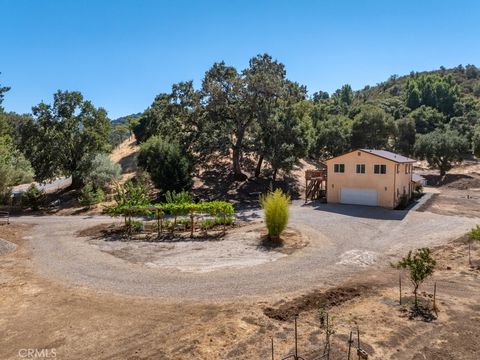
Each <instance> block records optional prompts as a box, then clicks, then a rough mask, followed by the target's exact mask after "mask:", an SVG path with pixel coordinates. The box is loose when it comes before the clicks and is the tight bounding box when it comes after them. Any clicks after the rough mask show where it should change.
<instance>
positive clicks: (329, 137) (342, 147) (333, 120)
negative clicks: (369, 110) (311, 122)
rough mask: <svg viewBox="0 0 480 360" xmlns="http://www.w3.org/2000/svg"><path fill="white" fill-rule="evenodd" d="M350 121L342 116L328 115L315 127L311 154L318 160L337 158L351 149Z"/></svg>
mask: <svg viewBox="0 0 480 360" xmlns="http://www.w3.org/2000/svg"><path fill="white" fill-rule="evenodd" d="M351 137H352V120H350V119H349V118H348V117H346V116H343V115H329V116H328V117H327V119H326V120H323V121H317V122H316V125H315V143H314V145H313V147H312V154H313V155H314V156H318V157H320V158H323V159H325V158H329V157H331V156H337V155H340V154H342V153H344V152H347V151H348V150H350V149H351Z"/></svg>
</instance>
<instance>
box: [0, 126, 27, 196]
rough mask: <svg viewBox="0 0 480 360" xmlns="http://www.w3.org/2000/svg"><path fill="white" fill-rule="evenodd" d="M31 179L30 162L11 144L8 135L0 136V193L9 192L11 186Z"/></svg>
mask: <svg viewBox="0 0 480 360" xmlns="http://www.w3.org/2000/svg"><path fill="white" fill-rule="evenodd" d="M32 179H33V170H32V167H31V166H30V163H29V162H28V161H27V160H26V159H25V157H24V156H23V154H22V153H20V151H18V150H17V149H16V148H15V147H14V146H13V144H12V139H11V138H10V136H8V135H4V136H0V194H6V193H9V190H10V188H11V187H12V186H15V185H18V184H23V183H28V182H30V181H32Z"/></svg>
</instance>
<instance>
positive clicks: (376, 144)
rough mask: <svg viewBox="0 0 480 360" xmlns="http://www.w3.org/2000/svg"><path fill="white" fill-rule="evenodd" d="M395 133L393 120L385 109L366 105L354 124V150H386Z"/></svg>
mask: <svg viewBox="0 0 480 360" xmlns="http://www.w3.org/2000/svg"><path fill="white" fill-rule="evenodd" d="M394 133H395V125H394V123H393V119H392V117H391V116H389V115H388V114H387V113H386V112H385V111H384V110H383V109H381V108H379V107H376V106H372V105H365V106H363V107H362V108H361V111H360V112H359V113H358V115H356V116H355V118H354V119H353V123H352V148H367V149H385V148H387V147H388V140H389V138H390V137H391V136H393V135H394Z"/></svg>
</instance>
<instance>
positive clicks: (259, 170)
mask: <svg viewBox="0 0 480 360" xmlns="http://www.w3.org/2000/svg"><path fill="white" fill-rule="evenodd" d="M262 164H263V155H260V157H259V158H258V162H257V167H256V168H255V177H256V178H258V177H260V172H261V170H262Z"/></svg>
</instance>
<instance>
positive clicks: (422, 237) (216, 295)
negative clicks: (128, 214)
mask: <svg viewBox="0 0 480 360" xmlns="http://www.w3.org/2000/svg"><path fill="white" fill-rule="evenodd" d="M290 211H291V219H290V224H291V226H292V227H293V228H295V229H300V230H301V232H302V234H303V235H304V236H305V237H306V238H307V239H308V244H307V246H305V247H303V248H300V249H298V250H297V251H295V252H293V253H292V254H290V255H285V254H279V253H278V252H271V251H272V250H269V251H270V252H271V253H264V254H261V256H263V258H262V261H256V260H258V259H256V258H255V259H254V258H253V257H255V256H257V255H255V253H254V252H252V253H251V256H252V259H249V258H248V256H247V257H246V258H245V259H243V260H244V261H242V262H241V263H240V265H241V266H239V263H238V262H235V261H233V262H232V263H229V262H228V261H225V259H223V260H222V261H221V262H219V263H221V266H215V264H216V259H215V258H211V261H209V260H208V258H202V262H203V263H204V264H205V267H204V268H202V266H201V264H202V262H195V261H193V260H194V258H195V256H193V259H192V255H191V248H190V249H189V251H190V253H189V254H190V255H188V256H189V257H190V258H185V259H184V258H183V256H182V254H181V251H180V252H179V251H177V252H176V253H175V257H176V258H175V257H173V258H172V259H169V260H168V261H164V262H162V261H161V260H160V262H158V261H157V262H156V263H155V264H153V265H152V264H149V262H148V261H143V262H139V261H131V260H129V259H128V258H126V257H125V256H123V257H122V256H115V254H113V255H112V252H111V251H110V252H109V251H105V249H102V247H101V246H100V245H99V243H98V242H95V240H92V239H89V238H85V237H79V236H78V232H79V231H81V230H84V229H87V228H89V227H92V226H95V225H98V224H105V223H112V222H117V221H118V220H116V219H111V218H109V217H106V216H65V217H62V216H22V217H18V218H15V219H14V220H13V221H14V222H18V223H30V224H35V226H34V227H33V229H32V232H31V234H30V236H29V237H28V238H27V239H28V244H29V247H30V249H31V256H32V266H33V267H34V269H35V271H37V272H39V273H40V274H41V275H42V276H45V277H47V278H50V279H53V280H56V281H61V282H66V283H67V284H71V285H80V286H87V287H90V288H95V289H98V290H106V291H113V292H116V293H119V294H125V295H134V296H148V297H160V298H163V299H165V300H178V299H182V300H193V301H201V300H206V301H215V300H227V299H239V298H244V297H257V296H258V297H264V296H266V295H268V296H271V297H274V296H282V295H285V294H287V293H293V292H297V291H302V290H312V289H313V288H320V287H326V286H332V285H338V284H339V282H341V281H342V280H345V279H347V278H348V277H349V276H350V275H352V274H353V273H357V272H359V271H362V270H365V269H369V268H372V267H378V266H385V264H388V263H389V262H390V261H393V260H395V259H397V258H399V257H401V256H403V255H405V253H406V252H407V251H408V250H411V249H415V248H419V247H422V246H435V245H440V244H443V243H445V242H447V241H449V240H451V239H453V238H456V237H459V236H461V235H463V234H465V232H467V231H468V230H469V229H471V228H472V227H473V226H475V225H476V224H477V221H476V219H471V218H465V217H456V216H444V215H437V214H433V213H430V212H417V211H410V212H407V211H396V210H385V209H381V208H375V207H363V206H353V205H336V204H335V205H334V204H313V205H307V206H303V205H301V203H299V202H295V203H294V204H293V205H292V206H291V210H290ZM237 216H238V217H239V218H241V219H243V220H248V221H252V223H254V222H258V221H261V212H260V211H259V210H254V211H242V212H240V213H239V214H237ZM241 230H242V228H240V229H238V230H236V231H241ZM236 236H237V238H236V240H235V241H237V242H238V244H237V246H242V244H243V243H242V242H244V241H247V242H248V241H251V239H250V240H249V239H248V237H246V238H245V237H242V236H240V237H238V235H236ZM227 240H228V241H231V240H232V239H231V238H230V239H227ZM220 242H221V241H220ZM122 246H128V242H123V245H122ZM145 246H148V247H149V249H148V251H149V252H151V251H152V248H151V247H152V246H153V247H155V246H158V247H159V251H161V250H160V247H162V246H164V244H162V243H148V245H145ZM192 246H197V245H196V244H193V245H192ZM198 246H201V245H198ZM208 246H215V242H213V243H212V244H209V245H208ZM231 246H233V244H231ZM218 248H219V250H218V252H217V253H216V255H215V256H216V257H220V258H221V257H222V256H226V257H228V253H229V248H230V246H228V243H225V244H222V245H220V244H219V245H218ZM250 250H251V249H250ZM250 250H249V251H250ZM135 251H137V252H138V251H141V249H140V250H138V249H136V250H135ZM198 251H201V249H200V250H198ZM258 251H267V250H258ZM222 253H223V255H222ZM160 259H162V258H161V257H160ZM164 259H166V258H164ZM205 259H207V260H208V261H205ZM227 260H228V259H227ZM182 261H183V262H182ZM192 261H193V263H194V264H195V266H190V267H185V266H184V265H185V264H187V263H189V264H192ZM245 261H246V262H247V266H244V265H245ZM248 261H250V263H248ZM199 263H200V266H199V265H198V264H199Z"/></svg>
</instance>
